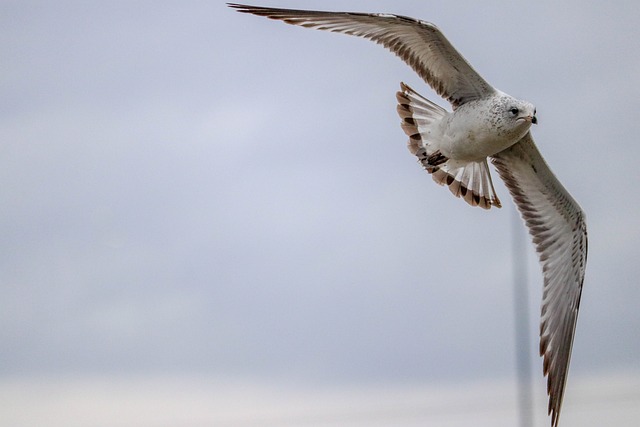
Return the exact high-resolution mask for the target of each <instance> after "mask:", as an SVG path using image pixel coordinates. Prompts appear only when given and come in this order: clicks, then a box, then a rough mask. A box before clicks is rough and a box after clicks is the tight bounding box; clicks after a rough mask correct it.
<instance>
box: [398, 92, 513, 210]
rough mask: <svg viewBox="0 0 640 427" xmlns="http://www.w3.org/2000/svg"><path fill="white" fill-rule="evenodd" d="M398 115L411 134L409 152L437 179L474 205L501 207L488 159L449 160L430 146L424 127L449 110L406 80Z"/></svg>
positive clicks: (407, 132) (485, 207) (407, 131)
mask: <svg viewBox="0 0 640 427" xmlns="http://www.w3.org/2000/svg"><path fill="white" fill-rule="evenodd" d="M400 89H401V90H400V92H398V93H397V94H396V98H397V99H398V114H399V115H400V118H401V119H402V123H401V126H402V130H404V132H405V133H406V134H407V136H408V137H409V143H408V148H409V151H410V152H411V153H412V154H413V155H415V156H416V157H417V158H418V160H419V161H420V163H422V166H423V167H424V168H425V169H426V171H427V172H429V173H430V174H431V177H432V178H433V180H434V181H435V182H437V183H438V184H440V185H447V186H448V187H449V190H450V191H451V193H453V194H454V195H455V196H456V197H462V198H463V199H464V200H465V201H466V202H467V203H469V204H470V205H471V206H480V207H481V208H483V209H489V208H491V206H495V207H498V208H499V207H502V205H501V203H500V200H499V199H498V196H497V195H496V192H495V189H494V188H493V182H492V181H491V173H490V171H489V166H488V164H487V160H486V159H484V160H483V161H480V162H463V161H456V160H453V159H448V158H447V157H446V156H444V155H443V154H442V153H441V152H440V151H438V150H436V149H434V148H433V147H432V146H430V143H429V141H428V140H427V139H426V138H425V137H426V136H427V135H426V134H425V133H424V130H425V129H426V128H427V127H428V126H429V125H430V124H431V123H433V122H434V121H437V120H440V119H442V118H443V117H444V116H445V115H446V114H447V112H446V110H445V109H444V108H442V107H440V106H439V105H436V104H434V103H433V102H431V101H429V100H428V99H426V98H424V97H422V96H421V95H419V94H418V93H417V92H416V91H414V90H413V89H411V88H410V87H409V86H407V85H406V84H404V83H401V84H400Z"/></svg>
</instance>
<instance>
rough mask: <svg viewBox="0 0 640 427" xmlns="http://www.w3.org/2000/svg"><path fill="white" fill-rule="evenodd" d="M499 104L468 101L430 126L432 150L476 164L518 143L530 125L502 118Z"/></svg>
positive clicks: (495, 100) (494, 100)
mask: <svg viewBox="0 0 640 427" xmlns="http://www.w3.org/2000/svg"><path fill="white" fill-rule="evenodd" d="M503 101H504V100H503V99H501V97H498V96H497V97H492V98H489V99H482V100H477V101H471V102H468V103H466V104H464V105H461V106H459V107H458V108H457V109H456V110H455V111H453V112H452V113H449V114H447V115H446V116H444V117H443V118H442V120H440V121H439V122H436V123H433V125H432V127H431V129H430V130H429V133H430V135H431V141H432V142H433V144H434V148H437V149H439V150H440V151H441V152H442V154H444V155H445V156H447V157H449V158H450V159H455V160H464V161H479V160H483V159H485V158H487V157H488V156H492V155H494V154H496V153H499V152H500V151H502V150H504V149H506V148H508V147H510V146H512V145H513V144H515V143H516V142H518V141H519V140H520V138H522V137H523V136H524V135H525V134H526V133H527V131H528V130H529V128H530V126H531V124H530V123H522V122H519V123H515V121H513V120H509V119H508V117H504V115H503V111H502V110H501V108H503V107H502V106H501V104H504V102H503Z"/></svg>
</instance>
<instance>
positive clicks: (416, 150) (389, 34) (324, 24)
mask: <svg viewBox="0 0 640 427" xmlns="http://www.w3.org/2000/svg"><path fill="white" fill-rule="evenodd" d="M229 6H230V7H232V8H235V9H237V10H238V11H240V12H245V13H252V14H254V15H259V16H265V17H267V18H271V19H277V20H281V21H284V22H286V23H288V24H293V25H300V26H303V27H307V28H315V29H319V30H327V31H333V32H338V33H344V34H349V35H354V36H359V37H364V38H367V39H369V40H372V41H374V42H376V43H379V44H381V45H383V46H385V47H386V48H387V49H389V50H390V51H392V52H393V53H395V54H396V55H397V56H399V57H400V58H401V59H402V60H403V61H404V62H406V63H407V64H408V65H409V66H410V67H411V68H412V69H413V70H414V71H415V72H416V73H417V74H418V75H419V76H420V77H422V78H423V79H424V80H425V81H426V82H427V83H428V84H429V85H430V86H431V87H432V88H433V89H434V90H435V91H436V92H437V93H438V94H439V95H440V96H442V97H443V98H444V99H446V100H447V101H449V103H451V107H452V111H447V110H445V109H443V108H442V107H440V106H438V105H436V104H434V103H433V102H431V101H429V100H428V99H426V98H424V97H422V96H421V95H419V94H418V93H417V92H415V91H414V90H413V89H411V88H410V87H409V86H407V85H405V84H404V83H402V84H401V90H400V91H399V92H398V93H397V100H398V114H399V115H400V117H401V120H402V122H401V125H402V129H403V130H404V132H405V133H406V134H407V135H408V136H409V144H408V145H409V150H410V151H411V153H413V154H414V155H415V156H416V157H417V158H418V160H419V161H420V163H421V164H422V165H423V167H424V168H425V170H426V171H427V172H428V173H430V174H431V176H432V178H433V180H434V181H436V182H437V183H439V184H441V185H446V186H448V187H449V190H450V191H451V192H452V193H453V194H454V195H455V196H457V197H461V198H463V199H464V200H465V201H466V202H467V203H469V204H470V205H472V206H480V207H482V208H484V209H490V208H491V207H492V206H495V207H500V206H501V204H500V200H499V199H498V196H497V195H496V193H495V190H494V188H493V183H492V181H491V173H490V170H489V166H488V162H487V160H488V159H490V160H491V163H493V165H494V166H495V168H496V169H497V171H498V174H499V175H500V177H501V178H502V179H503V180H504V182H505V184H506V186H507V188H508V189H509V192H510V194H511V196H512V198H513V200H514V202H515V204H516V206H517V207H518V210H519V211H520V214H521V216H522V218H523V220H524V222H525V224H526V226H527V227H528V229H529V232H530V234H531V236H532V238H533V243H534V245H535V248H536V251H537V253H538V257H539V259H540V263H541V265H542V272H543V277H544V288H543V299H542V318H541V324H540V355H541V356H542V357H543V369H544V374H545V375H546V376H547V393H548V394H549V414H550V415H551V425H552V426H553V427H556V426H557V425H558V419H559V415H560V409H561V405H562V398H563V396H564V389H565V385H566V381H567V372H568V368H569V361H570V358H571V349H572V346H573V337H574V334H575V327H576V320H577V316H578V309H579V306H580V295H581V293H582V283H583V280H584V273H585V267H586V259H587V231H586V223H585V216H584V213H583V211H582V210H581V208H580V206H579V205H578V204H577V203H576V201H575V200H574V199H573V198H572V197H571V195H570V194H569V193H568V192H567V190H565V188H564V187H563V186H562V184H560V182H559V181H558V180H557V179H556V177H555V176H554V174H553V173H552V172H551V170H550V169H549V167H548V166H547V164H546V162H545V161H544V159H543V158H542V156H541V155H540V152H539V151H538V149H537V148H536V146H535V144H534V142H533V138H532V137H531V133H530V128H531V125H532V124H535V123H537V118H536V110H535V108H534V106H533V105H532V104H531V103H529V102H527V101H522V100H518V99H516V98H513V97H511V96H510V95H507V94H505V93H503V92H501V91H499V90H498V89H496V88H494V87H493V86H491V85H490V84H489V83H487V81H485V80H484V79H483V78H482V77H481V76H480V75H479V74H478V73H477V72H476V71H475V70H474V69H473V68H472V67H471V65H470V64H469V63H468V62H467V61H466V60H465V59H464V58H463V57H462V55H461V54H460V53H459V52H458V51H457V50H456V49H455V48H454V47H453V46H452V45H451V43H449V41H448V40H447V39H446V37H445V36H444V34H442V32H441V31H440V30H439V29H438V28H437V27H436V26H435V25H433V24H431V23H429V22H425V21H420V20H416V19H413V18H408V17H404V16H397V15H390V14H367V13H349V12H321V11H307V10H290V9H276V8H267V7H258V6H247V5H241V4H229Z"/></svg>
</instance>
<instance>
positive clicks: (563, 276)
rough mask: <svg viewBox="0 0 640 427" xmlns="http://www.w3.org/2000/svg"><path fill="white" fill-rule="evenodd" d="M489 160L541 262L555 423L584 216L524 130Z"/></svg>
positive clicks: (583, 256)
mask: <svg viewBox="0 0 640 427" xmlns="http://www.w3.org/2000/svg"><path fill="white" fill-rule="evenodd" d="M492 161H493V164H494V165H495V166H496V168H497V170H498V173H499V174H500V176H501V177H502V179H503V180H504V182H505V184H506V186H507V188H508V189H509V192H510V193H511V196H512V197H513V199H514V201H515V203H516V205H517V207H518V209H519V210H520V214H521V215H522V218H523V219H524V222H525V223H526V225H527V227H528V228H529V232H530V233H531V235H532V237H533V243H534V244H535V247H536V250H537V252H538V257H539V258H540V263H541V264H542V272H543V276H544V289H543V297H542V319H541V324H540V355H541V356H543V357H544V363H543V365H544V373H545V375H548V379H547V393H548V394H549V413H550V414H551V423H552V425H553V426H556V425H557V422H558V416H559V415H560V407H561V405H562V397H563V395H564V387H565V383H566V380H567V371H568V369H569V360H570V358H571V348H572V345H573V337H574V333H575V328H576V320H577V317H578V308H579V306H580V295H581V293H582V282H583V279H584V272H585V266H586V262H587V228H586V224H585V217H584V213H583V212H582V210H581V209H580V206H579V205H578V204H577V203H576V201H575V200H573V198H572V197H571V195H569V193H568V192H567V190H565V189H564V187H563V186H562V184H560V182H559V181H558V180H557V179H556V177H555V176H554V175H553V173H552V172H551V170H550V169H549V167H548V166H547V164H546V163H545V161H544V159H543V158H542V156H541V155H540V152H539V151H538V149H537V148H536V146H535V144H534V142H533V138H532V137H531V134H530V133H527V135H525V136H524V137H523V138H522V139H521V140H520V141H519V142H518V143H516V144H515V145H513V146H512V147H510V148H507V149H506V150H504V151H502V152H500V153H498V154H496V155H495V156H494V157H493V158H492Z"/></svg>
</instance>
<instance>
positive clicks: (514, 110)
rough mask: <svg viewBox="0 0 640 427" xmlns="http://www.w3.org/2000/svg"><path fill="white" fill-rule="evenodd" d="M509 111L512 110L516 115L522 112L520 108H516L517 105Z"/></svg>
mask: <svg viewBox="0 0 640 427" xmlns="http://www.w3.org/2000/svg"><path fill="white" fill-rule="evenodd" d="M509 112H510V113H511V114H512V115H514V116H516V115H518V113H519V112H520V110H518V109H517V108H515V107H514V108H512V109H511V110H509Z"/></svg>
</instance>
